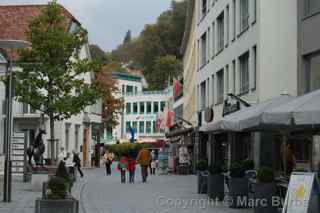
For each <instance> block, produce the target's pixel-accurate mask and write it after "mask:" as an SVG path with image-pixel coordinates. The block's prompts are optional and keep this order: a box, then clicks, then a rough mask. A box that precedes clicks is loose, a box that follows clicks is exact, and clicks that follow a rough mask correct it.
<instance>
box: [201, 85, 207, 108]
mask: <svg viewBox="0 0 320 213" xmlns="http://www.w3.org/2000/svg"><path fill="white" fill-rule="evenodd" d="M205 108H206V82H205V81H204V82H202V83H201V84H200V109H201V110H203V109H205Z"/></svg>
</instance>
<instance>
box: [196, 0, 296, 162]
mask: <svg viewBox="0 0 320 213" xmlns="http://www.w3.org/2000/svg"><path fill="white" fill-rule="evenodd" d="M195 13H196V24H197V27H196V43H197V44H196V45H197V47H196V48H197V52H198V54H197V60H196V61H197V64H196V69H195V71H194V72H195V73H196V76H197V78H196V79H197V80H196V81H197V82H196V97H197V101H196V102H197V122H198V126H199V127H200V129H201V127H203V126H205V125H206V124H207V122H212V121H216V120H219V119H220V118H222V117H223V116H225V115H226V114H228V113H232V112H233V111H234V110H239V109H240V108H241V107H244V106H243V104H239V103H238V101H237V100H235V99H234V98H232V97H235V96H236V97H238V98H240V99H242V100H244V101H245V102H247V103H249V104H256V103H259V102H261V101H264V100H268V99H270V98H273V97H276V96H279V95H281V94H283V93H286V94H290V95H293V96H295V95H297V82H298V80H297V76H298V75H297V63H296V61H297V57H298V53H297V20H296V17H297V4H295V3H293V2H292V1H290V0H283V1H277V0H268V1H263V0H223V1H222V0H200V1H197V4H196V6H195ZM229 94H230V95H229ZM234 107H236V108H237V109H234ZM209 111H211V113H209V114H210V115H212V116H209V117H210V119H209V120H208V116H207V112H209ZM214 137H216V139H217V140H220V141H223V142H222V144H221V147H223V148H224V149H225V150H224V156H223V157H221V158H224V159H225V160H226V161H228V163H230V162H232V161H237V160H244V159H248V158H249V159H252V160H254V161H255V162H256V164H257V165H258V166H259V165H260V164H263V163H264V162H267V163H268V161H269V159H268V155H269V156H270V153H271V152H273V151H272V150H273V149H274V147H271V146H269V147H263V146H262V145H261V144H263V145H265V143H263V142H262V141H263V140H267V138H268V137H267V136H265V135H262V133H248V134H242V135H237V134H227V135H215V136H214ZM269 139H270V137H269V138H268V140H269ZM203 140H204V141H205V142H207V143H206V145H204V149H205V148H206V150H207V153H206V156H205V157H204V158H207V159H208V160H209V162H210V161H212V160H213V159H211V158H212V156H213V155H212V152H213V150H214V149H213V148H212V147H210V146H211V145H212V143H210V141H211V140H212V137H209V136H205V135H204V137H203ZM238 141H243V142H241V143H239V142H238ZM202 145H203V144H202ZM268 153H269V154H268Z"/></svg>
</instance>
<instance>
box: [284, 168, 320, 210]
mask: <svg viewBox="0 0 320 213" xmlns="http://www.w3.org/2000/svg"><path fill="white" fill-rule="evenodd" d="M311 196H319V185H318V182H317V181H316V175H315V174H314V173H299V172H295V173H292V175H291V178H290V182H289V187H288V191H287V195H286V199H285V203H284V205H283V209H282V213H309V212H311V209H314V208H317V207H315V206H313V205H314V203H312V202H310V201H311V200H314V199H312V197H311Z"/></svg>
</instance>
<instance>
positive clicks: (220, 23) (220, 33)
mask: <svg viewBox="0 0 320 213" xmlns="http://www.w3.org/2000/svg"><path fill="white" fill-rule="evenodd" d="M217 21H218V52H220V51H221V50H222V49H223V48H224V13H223V12H222V13H221V14H220V16H219V17H218V19H217Z"/></svg>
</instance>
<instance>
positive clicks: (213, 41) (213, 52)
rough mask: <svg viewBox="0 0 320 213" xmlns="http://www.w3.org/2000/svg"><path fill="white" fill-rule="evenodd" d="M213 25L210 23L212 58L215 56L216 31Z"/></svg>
mask: <svg viewBox="0 0 320 213" xmlns="http://www.w3.org/2000/svg"><path fill="white" fill-rule="evenodd" d="M215 27H216V26H215V23H212V56H213V57H214V56H215V54H216V29H215Z"/></svg>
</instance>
